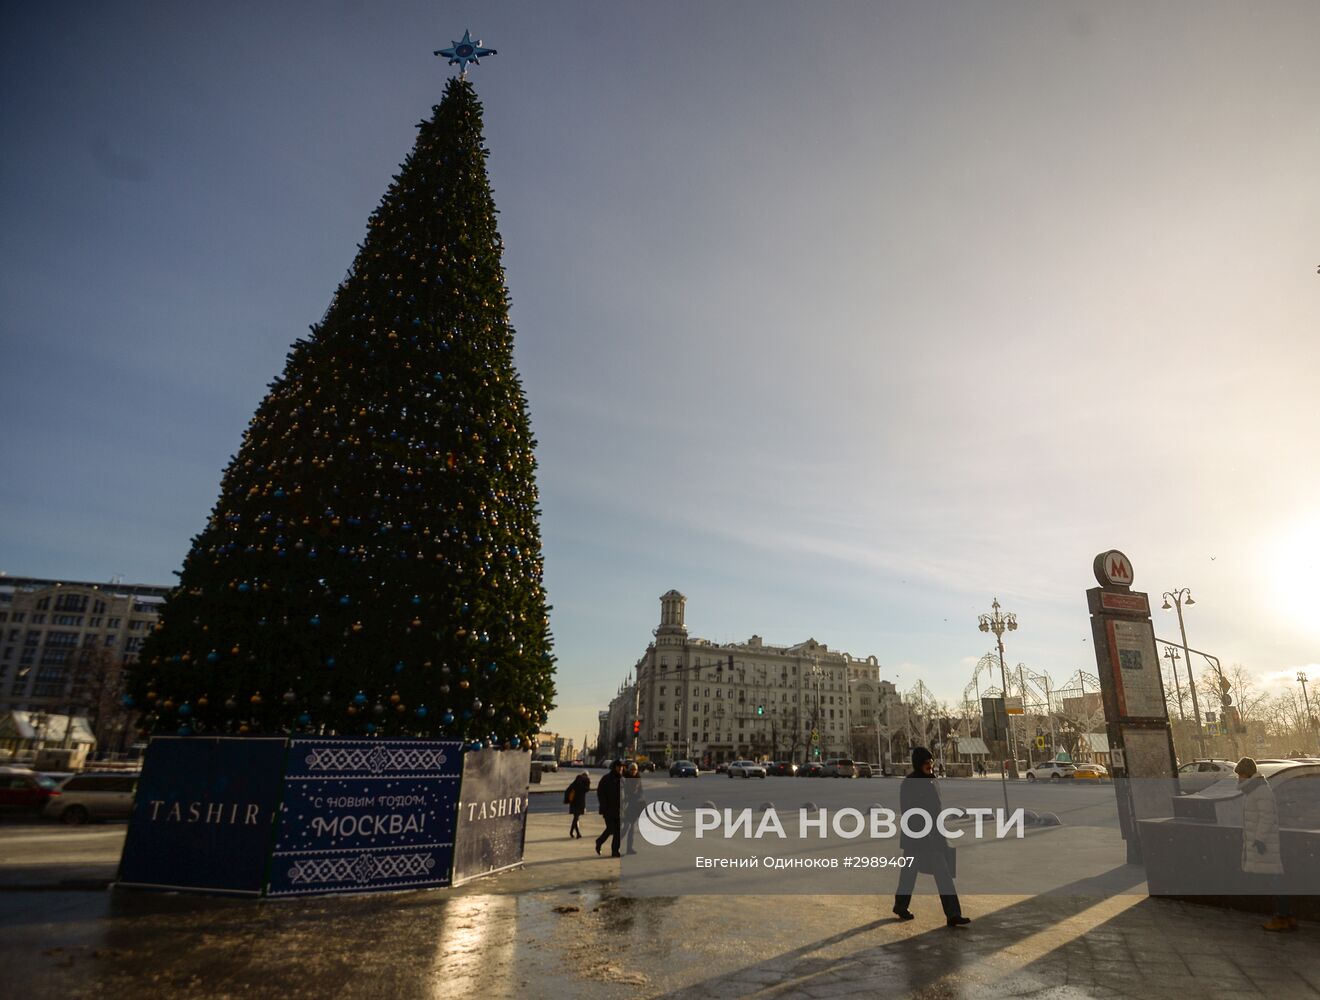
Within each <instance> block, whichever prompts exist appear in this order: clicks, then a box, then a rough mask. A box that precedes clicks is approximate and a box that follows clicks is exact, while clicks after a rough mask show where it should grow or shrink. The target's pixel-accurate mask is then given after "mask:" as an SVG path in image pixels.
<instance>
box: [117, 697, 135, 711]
mask: <svg viewBox="0 0 1320 1000" xmlns="http://www.w3.org/2000/svg"><path fill="white" fill-rule="evenodd" d="M119 703H120V704H121V705H123V706H124V707H125V708H132V707H133V706H134V705H136V704H137V702H136V700H135V699H134V698H133V696H132V695H131V694H126V695H124V697H122V698H121V699H119Z"/></svg>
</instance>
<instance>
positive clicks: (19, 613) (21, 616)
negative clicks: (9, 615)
mask: <svg viewBox="0 0 1320 1000" xmlns="http://www.w3.org/2000/svg"><path fill="white" fill-rule="evenodd" d="M26 617H27V612H24V611H15V612H14V621H16V622H21V621H22V620H23V619H24V618H26Z"/></svg>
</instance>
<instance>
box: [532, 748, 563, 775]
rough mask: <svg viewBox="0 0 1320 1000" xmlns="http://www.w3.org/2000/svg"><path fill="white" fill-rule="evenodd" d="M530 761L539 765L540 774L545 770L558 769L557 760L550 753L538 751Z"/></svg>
mask: <svg viewBox="0 0 1320 1000" xmlns="http://www.w3.org/2000/svg"><path fill="white" fill-rule="evenodd" d="M532 763H533V764H540V765H541V773H542V774H544V773H546V772H547V771H555V772H558V770H559V760H558V759H557V758H556V757H555V755H554V754H552V753H538V754H537V755H536V756H535V757H533V758H532Z"/></svg>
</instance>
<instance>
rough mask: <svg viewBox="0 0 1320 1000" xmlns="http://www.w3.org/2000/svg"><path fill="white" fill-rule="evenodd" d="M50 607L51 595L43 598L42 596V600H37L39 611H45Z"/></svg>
mask: <svg viewBox="0 0 1320 1000" xmlns="http://www.w3.org/2000/svg"><path fill="white" fill-rule="evenodd" d="M49 607H50V598H49V597H43V598H42V599H41V600H39V601H38V602H37V604H36V608H37V610H38V611H45V610H46V609H47V608H49Z"/></svg>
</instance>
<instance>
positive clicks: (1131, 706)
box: [1106, 619, 1168, 719]
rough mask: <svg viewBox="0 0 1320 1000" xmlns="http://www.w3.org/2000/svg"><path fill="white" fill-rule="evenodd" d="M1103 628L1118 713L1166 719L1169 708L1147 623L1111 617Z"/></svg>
mask: <svg viewBox="0 0 1320 1000" xmlns="http://www.w3.org/2000/svg"><path fill="white" fill-rule="evenodd" d="M1106 627H1107V628H1108V630H1109V657H1110V661H1111V665H1112V667H1113V677H1114V680H1115V682H1116V683H1117V694H1118V708H1119V712H1120V713H1121V715H1122V716H1123V717H1125V718H1136V719H1164V718H1166V717H1167V715H1168V709H1167V707H1166V706H1165V703H1164V686H1163V680H1162V678H1161V677H1160V661H1159V657H1158V656H1157V655H1156V653H1155V631H1154V629H1153V628H1152V627H1151V624H1150V622H1140V621H1133V622H1127V621H1117V620H1113V619H1111V620H1109V621H1108V622H1106Z"/></svg>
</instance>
